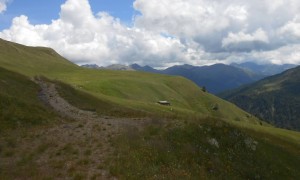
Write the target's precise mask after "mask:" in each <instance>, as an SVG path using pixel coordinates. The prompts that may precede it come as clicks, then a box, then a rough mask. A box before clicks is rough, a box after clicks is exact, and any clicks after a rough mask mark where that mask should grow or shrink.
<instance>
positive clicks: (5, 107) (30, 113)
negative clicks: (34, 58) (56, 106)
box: [0, 67, 55, 132]
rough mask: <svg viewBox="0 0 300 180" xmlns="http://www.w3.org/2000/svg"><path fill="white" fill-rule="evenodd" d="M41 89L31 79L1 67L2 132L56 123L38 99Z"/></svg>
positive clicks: (0, 118)
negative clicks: (51, 122)
mask: <svg viewBox="0 0 300 180" xmlns="http://www.w3.org/2000/svg"><path fill="white" fill-rule="evenodd" d="M39 91H40V88H39V86H38V85H36V84H35V83H34V82H32V81H31V80H30V79H29V78H27V77H25V76H22V75H20V74H17V73H14V72H11V71H8V70H5V69H3V68H1V67H0V100H1V101H0V132H1V131H3V130H6V129H12V128H16V127H24V126H31V125H37V124H39V125H40V124H44V123H47V122H48V121H54V119H55V115H54V114H53V112H52V111H50V110H49V109H48V108H47V107H46V105H44V104H43V103H42V102H41V101H40V99H39V98H38V94H39Z"/></svg>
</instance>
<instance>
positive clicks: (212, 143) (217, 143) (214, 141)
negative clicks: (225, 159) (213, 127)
mask: <svg viewBox="0 0 300 180" xmlns="http://www.w3.org/2000/svg"><path fill="white" fill-rule="evenodd" d="M208 143H209V144H210V145H212V146H215V147H217V148H219V142H218V141H217V140H216V139H215V138H209V139H208Z"/></svg>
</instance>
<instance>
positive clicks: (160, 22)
mask: <svg viewBox="0 0 300 180" xmlns="http://www.w3.org/2000/svg"><path fill="white" fill-rule="evenodd" d="M0 2H2V1H1V0H0ZM0 7H1V6H0ZM133 7H134V9H135V10H136V11H138V12H139V14H138V15H136V16H135V17H133V26H131V27H129V26H126V25H124V24H122V22H121V21H120V20H119V19H118V18H115V17H112V16H111V15H110V14H108V13H106V12H98V13H94V12H92V10H91V7H90V4H89V1H88V0H67V1H66V2H65V3H64V4H63V5H62V6H61V12H60V17H59V18H58V19H55V20H52V23H50V24H37V25H34V24H32V23H30V20H29V19H28V17H27V16H26V15H22V16H19V17H16V18H14V20H13V22H12V25H11V27H10V28H9V29H6V30H3V31H2V32H0V37H1V38H4V39H7V40H11V41H15V42H18V43H23V44H26V45H33V46H50V47H52V48H54V49H55V50H56V51H58V52H59V53H60V54H62V55H63V56H65V57H66V58H68V59H70V60H72V61H73V62H75V63H78V64H84V63H95V64H98V65H108V64H112V63H122V64H131V63H139V64H142V65H146V64H148V65H152V66H154V67H166V66H170V65H175V64H184V63H187V64H193V65H203V64H212V63H216V62H223V63H230V62H234V61H236V62H243V61H247V60H254V61H257V62H260V63H264V62H265V63H267V62H273V63H284V62H285V61H286V62H293V63H300V55H299V53H295V52H297V51H299V44H300V31H299V29H300V18H299V12H300V1H295V0H252V1H248V0H176V1H174V0H151V1H149V0H135V2H134V4H133ZM287 58H289V59H287Z"/></svg>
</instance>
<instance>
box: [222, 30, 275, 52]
mask: <svg viewBox="0 0 300 180" xmlns="http://www.w3.org/2000/svg"><path fill="white" fill-rule="evenodd" d="M268 43H269V38H268V35H267V34H266V32H265V31H263V30H262V29H258V30H256V31H255V32H254V33H252V34H246V33H244V32H239V33H237V34H234V33H232V32H230V33H229V34H228V36H227V37H226V38H224V39H223V40H222V47H223V48H225V49H230V48H232V49H233V50H237V49H241V50H244V51H246V50H247V49H248V50H252V49H259V47H253V46H258V45H259V44H268Z"/></svg>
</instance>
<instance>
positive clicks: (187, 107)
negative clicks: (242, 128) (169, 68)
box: [0, 40, 256, 123]
mask: <svg viewBox="0 0 300 180" xmlns="http://www.w3.org/2000/svg"><path fill="white" fill-rule="evenodd" d="M0 46H1V48H0V54H1V55H0V66H1V67H4V68H6V69H9V70H12V71H15V72H18V73H21V74H24V75H27V76H31V77H32V76H35V75H43V76H46V77H47V78H50V79H56V80H59V81H62V82H64V83H67V84H70V85H72V86H73V87H75V88H76V89H79V90H84V91H85V92H87V93H89V94H91V95H93V96H95V97H97V98H99V99H102V100H103V101H106V102H109V103H113V104H119V105H120V106H126V107H129V108H133V109H136V110H139V111H146V113H155V114H172V115H180V114H184V115H190V116H193V115H196V116H199V115H202V116H207V115H209V116H215V117H222V118H225V119H235V120H245V121H251V122H254V123H256V119H255V118H253V117H250V116H247V115H246V114H247V113H245V112H244V111H241V110H240V109H238V108H236V107H235V106H234V105H232V104H230V103H228V102H226V101H223V100H221V99H219V98H217V97H215V96H213V95H211V94H208V93H204V92H202V91H201V90H200V89H199V88H198V87H197V86H196V85H195V84H194V83H192V82H191V81H188V80H186V79H184V78H181V77H170V76H164V75H154V74H150V73H143V72H127V71H109V70H102V71H100V70H91V69H85V68H80V67H78V66H76V65H74V64H72V63H70V62H69V61H67V60H66V59H64V58H63V57H61V56H59V55H58V54H57V53H56V52H55V51H53V50H51V49H47V48H41V47H37V48H33V47H27V46H23V45H19V44H16V43H11V42H8V41H4V40H0ZM69 100H71V99H69ZM158 100H168V101H170V102H171V103H172V104H173V106H172V107H171V108H170V107H162V106H159V105H157V104H156V102H157V101H158ZM216 104H217V105H218V107H219V109H218V110H217V111H214V110H212V108H213V106H215V105H216Z"/></svg>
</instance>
